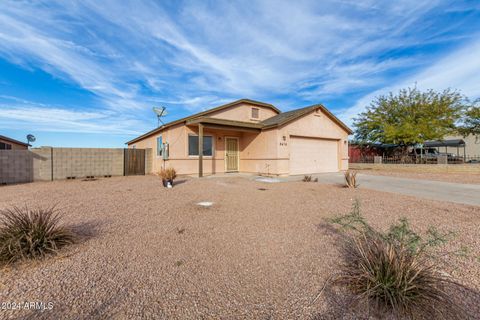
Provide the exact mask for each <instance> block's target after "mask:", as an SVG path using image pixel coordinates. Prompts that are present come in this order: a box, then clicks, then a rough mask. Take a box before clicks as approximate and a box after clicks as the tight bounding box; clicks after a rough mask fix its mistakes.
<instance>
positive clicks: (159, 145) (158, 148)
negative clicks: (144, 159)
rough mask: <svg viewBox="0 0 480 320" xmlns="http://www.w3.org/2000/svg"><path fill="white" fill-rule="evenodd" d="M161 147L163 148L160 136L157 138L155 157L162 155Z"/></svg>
mask: <svg viewBox="0 0 480 320" xmlns="http://www.w3.org/2000/svg"><path fill="white" fill-rule="evenodd" d="M162 146H163V141H162V136H160V137H157V156H161V155H162V150H163V148H162Z"/></svg>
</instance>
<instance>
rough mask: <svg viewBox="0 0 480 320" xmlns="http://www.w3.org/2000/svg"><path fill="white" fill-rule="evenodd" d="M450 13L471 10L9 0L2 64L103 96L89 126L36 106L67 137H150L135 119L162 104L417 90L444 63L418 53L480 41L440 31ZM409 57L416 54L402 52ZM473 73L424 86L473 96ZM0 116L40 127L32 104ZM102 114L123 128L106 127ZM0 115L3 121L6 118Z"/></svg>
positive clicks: (194, 105) (76, 114)
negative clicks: (417, 74) (404, 86)
mask: <svg viewBox="0 0 480 320" xmlns="http://www.w3.org/2000/svg"><path fill="white" fill-rule="evenodd" d="M449 8H451V9H452V10H457V11H465V10H467V8H466V6H465V5H460V4H458V2H456V5H455V6H452V5H451V1H448V0H445V1H440V0H438V1H424V2H421V1H420V2H419V1H416V0H403V1H393V2H386V1H385V2H378V1H373V0H372V1H370V0H362V1H333V0H328V1H322V3H321V4H320V3H319V2H318V1H314V0H310V1H308V0H307V1H273V0H259V1H255V2H250V3H249V4H248V5H246V4H245V2H244V1H228V2H216V3H211V2H197V3H185V4H182V5H181V6H173V5H172V4H168V5H167V4H165V3H164V2H158V1H148V0H143V1H140V0H138V1H114V0H105V1H94V0H84V1H81V2H70V1H36V2H16V1H10V2H8V4H7V5H4V6H3V7H2V11H0V58H4V59H8V60H9V61H11V62H12V63H16V64H19V65H22V66H23V67H25V68H41V69H43V70H44V71H46V72H48V73H50V74H52V75H54V76H55V77H59V78H61V79H65V80H66V81H69V82H70V83H74V84H76V85H77V86H79V87H80V88H82V89H85V90H87V91H89V92H91V93H93V94H94V95H95V96H96V97H97V98H98V103H97V105H101V107H97V109H96V110H95V112H94V114H93V115H91V116H92V118H91V119H84V118H83V117H85V116H86V115H85V114H84V113H83V112H84V109H83V106H82V102H81V101H79V103H78V105H79V107H78V108H77V109H69V108H66V107H62V106H58V107H55V108H53V107H50V106H45V107H44V106H41V105H40V104H39V103H37V102H35V103H34V104H35V105H33V106H31V107H32V110H34V111H40V109H35V108H45V110H48V109H49V108H51V109H52V110H55V112H51V113H50V114H49V115H51V116H52V117H53V118H52V119H56V120H58V121H59V122H60V123H62V121H64V122H63V123H64V125H63V127H62V128H64V129H65V130H66V128H68V127H69V126H70V125H71V126H73V127H75V126H76V124H75V121H74V120H73V119H75V118H77V120H76V121H78V122H79V123H80V124H79V125H78V128H79V130H84V131H88V130H94V131H95V130H101V128H102V127H105V128H112V131H114V132H121V131H122V130H125V131H128V132H132V131H137V130H140V131H143V130H146V129H148V128H147V126H146V125H145V123H140V122H135V121H131V120H130V119H136V118H137V119H145V118H146V117H147V114H148V112H149V110H150V108H151V107H152V106H154V105H158V104H166V105H167V107H168V108H169V111H170V114H174V113H175V112H176V111H177V110H179V109H181V111H182V112H194V111H199V110H202V109H204V108H205V107H212V106H215V105H218V104H221V103H223V102H226V101H229V100H232V99H236V98H242V97H247V98H253V99H258V100H266V101H268V102H278V104H279V106H280V107H284V108H285V107H286V108H290V107H291V106H292V105H295V104H296V103H298V102H299V101H301V103H304V104H307V103H314V102H322V100H323V99H327V98H328V99H332V98H333V97H335V96H343V95H349V94H352V93H355V94H358V93H359V92H368V91H372V92H374V93H376V92H381V91H376V90H377V89H378V88H379V87H382V86H385V83H388V82H389V81H394V82H395V83H400V84H401V83H409V81H411V79H408V80H406V81H400V80H401V79H403V78H404V76H405V75H404V73H405V72H410V73H412V72H413V71H414V70H416V69H418V68H424V69H425V70H430V69H429V67H428V66H429V65H431V61H433V60H435V59H436V58H437V57H438V52H435V51H428V50H425V51H422V50H419V49H421V48H422V46H425V45H427V44H428V45H433V44H436V45H438V44H444V43H451V42H452V41H459V39H462V41H466V40H471V38H473V37H477V36H478V35H476V34H473V33H471V32H468V31H465V32H458V30H456V28H457V29H458V28H459V26H463V25H462V23H463V22H461V21H457V22H455V23H454V22H451V23H448V24H447V23H440V24H438V23H439V21H437V19H435V16H436V15H438V16H440V15H441V14H444V12H446V9H449ZM453 8H455V9H453ZM471 10H478V8H477V9H475V8H473V9H471ZM440 22H441V21H440ZM453 31H457V32H453ZM406 49H412V50H410V51H409V52H406V53H402V51H403V50H406ZM407 51H408V50H407ZM399 52H400V53H399ZM465 55H466V54H465ZM462 58H463V59H465V61H466V60H468V61H470V60H471V57H463V56H462ZM439 63H440V62H439ZM443 64H445V63H443ZM472 66H473V65H472V63H470V64H468V63H466V62H465V63H464V66H462V67H460V68H456V69H455V66H454V64H451V65H448V67H449V68H450V69H451V70H450V72H443V73H442V72H439V70H436V69H431V70H430V71H425V72H426V73H425V74H423V75H422V77H421V78H422V79H424V82H425V83H427V84H428V83H435V81H438V82H439V83H440V82H441V80H438V77H440V76H438V75H441V77H444V78H449V79H450V80H449V81H450V82H451V83H452V86H463V87H462V88H461V89H463V90H464V92H465V93H468V92H469V91H475V90H476V89H475V83H474V82H471V83H467V82H466V81H464V80H463V79H464V78H465V77H466V76H467V75H468V70H469V68H472ZM473 67H474V66H473ZM432 68H433V67H432ZM460 69H461V70H460ZM463 69H464V70H463ZM462 70H463V71H462ZM440 71H441V70H440ZM392 74H393V76H392ZM469 76H471V77H473V78H474V79H478V78H475V77H476V75H474V74H470V75H469ZM399 79H400V80H399ZM455 79H457V80H455ZM415 80H417V81H418V83H419V85H420V84H421V81H420V80H421V79H413V82H414V81H415ZM477 83H478V82H477ZM386 87H387V89H388V87H392V86H389V85H388V86H386ZM0 90H1V88H0ZM1 93H2V92H1V91H0V94H1ZM368 98H369V96H367V97H365V98H364V99H363V100H361V101H359V102H358V103H357V104H358V105H363V103H364V101H367V100H368ZM1 107H2V109H3V108H7V109H8V110H9V111H8V113H7V114H8V116H9V117H10V118H9V120H15V119H16V120H18V121H21V122H22V123H25V122H27V121H31V122H30V124H31V125H35V124H38V125H43V124H42V122H41V121H40V120H36V119H34V118H32V119H31V120H28V119H27V113H28V112H26V109H24V108H27V106H26V105H25V104H22V103H19V104H18V105H17V104H13V107H12V105H3V106H1ZM360 109H361V107H358V106H355V107H353V108H350V109H349V110H346V111H344V113H343V116H344V118H347V119H348V118H350V117H351V114H353V112H356V111H358V110H360ZM41 110H44V109H41ZM2 112H3V110H2ZM69 112H71V113H69ZM88 112H90V111H88ZM55 114H57V115H59V116H61V118H55ZM87 115H89V113H87ZM106 115H108V116H111V117H112V118H118V119H124V120H125V121H123V122H122V123H119V124H116V123H113V122H112V123H110V122H108V121H106V120H105V119H106V118H108V117H107V116H106ZM2 117H3V119H5V118H6V116H2V113H0V121H1V119H2ZM45 121H47V119H45ZM102 124H105V126H103V125H102ZM134 126H136V127H134ZM44 127H45V128H46V127H47V126H46V125H45V126H44ZM122 128H123V129H122ZM62 130H63V129H62ZM70 130H72V129H70Z"/></svg>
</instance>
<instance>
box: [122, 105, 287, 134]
mask: <svg viewBox="0 0 480 320" xmlns="http://www.w3.org/2000/svg"><path fill="white" fill-rule="evenodd" d="M240 103H248V104H251V105H255V106H260V107H267V108H270V109H272V110H273V111H275V112H277V113H281V111H280V110H279V109H277V107H275V106H274V105H273V104H269V103H265V102H260V101H255V100H250V99H240V100H236V101H233V102H230V103H227V104H223V105H221V106H218V107H215V108H212V109H208V110H205V111H202V112H199V113H195V114H193V115H191V116H188V117H185V118H181V119H178V120H175V121H171V122H168V123H166V124H164V125H162V126H160V127H158V128H155V129H153V130H151V131H149V132H147V133H145V134H142V135H141V136H139V137H136V138H135V139H132V140H130V141H128V142H127V144H131V143H134V142H137V141H139V140H142V139H143V138H146V137H148V136H151V135H152V134H155V133H157V132H160V131H162V130H164V129H166V128H168V127H171V126H174V125H176V124H179V123H182V122H186V121H187V120H191V119H194V118H198V117H202V116H205V115H208V114H210V113H212V112H216V111H220V110H223V109H227V108H230V107H232V106H234V105H237V104H240Z"/></svg>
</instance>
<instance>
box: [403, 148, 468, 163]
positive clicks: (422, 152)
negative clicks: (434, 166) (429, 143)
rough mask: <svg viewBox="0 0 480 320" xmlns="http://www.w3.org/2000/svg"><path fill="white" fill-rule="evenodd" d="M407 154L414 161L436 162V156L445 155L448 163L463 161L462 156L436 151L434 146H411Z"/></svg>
mask: <svg viewBox="0 0 480 320" xmlns="http://www.w3.org/2000/svg"><path fill="white" fill-rule="evenodd" d="M409 156H410V157H412V160H413V161H414V162H416V163H421V162H425V163H437V159H438V157H441V156H447V161H448V162H449V163H463V157H460V156H457V155H456V154H453V153H445V152H438V150H437V149H436V148H413V149H412V150H411V151H410V153H409Z"/></svg>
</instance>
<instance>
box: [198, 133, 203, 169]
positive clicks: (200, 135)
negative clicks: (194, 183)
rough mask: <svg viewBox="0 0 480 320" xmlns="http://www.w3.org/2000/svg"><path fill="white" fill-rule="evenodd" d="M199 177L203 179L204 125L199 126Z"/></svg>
mask: <svg viewBox="0 0 480 320" xmlns="http://www.w3.org/2000/svg"><path fill="white" fill-rule="evenodd" d="M198 177H199V178H201V177H203V124H201V123H199V124H198Z"/></svg>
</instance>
